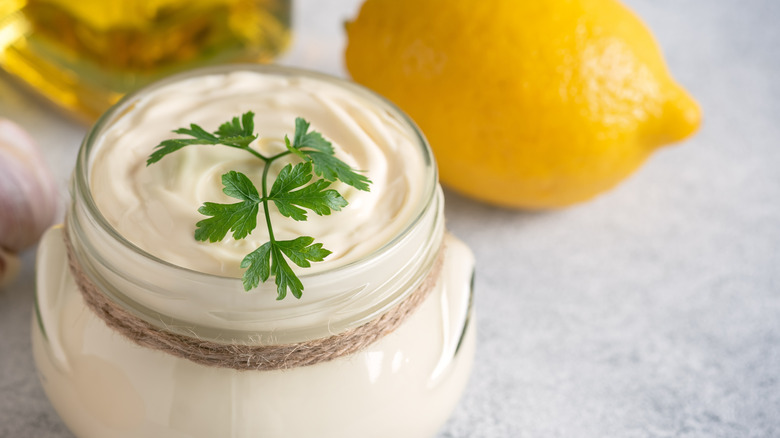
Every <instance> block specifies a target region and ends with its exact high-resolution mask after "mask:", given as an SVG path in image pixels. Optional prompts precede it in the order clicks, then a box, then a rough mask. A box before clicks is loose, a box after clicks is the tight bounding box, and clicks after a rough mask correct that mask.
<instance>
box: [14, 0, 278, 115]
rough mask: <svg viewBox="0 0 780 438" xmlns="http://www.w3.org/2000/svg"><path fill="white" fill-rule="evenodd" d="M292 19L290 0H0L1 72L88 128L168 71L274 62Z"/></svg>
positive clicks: (169, 72)
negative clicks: (85, 121) (73, 114)
mask: <svg viewBox="0 0 780 438" xmlns="http://www.w3.org/2000/svg"><path fill="white" fill-rule="evenodd" d="M290 16H291V0H110V1H105V0H78V1H71V0H3V1H2V2H0V68H2V69H4V70H5V71H7V72H9V73H11V74H13V75H15V76H16V77H18V78H20V79H21V80H23V81H24V82H26V83H27V84H28V85H30V86H31V87H32V88H34V89H35V90H37V91H39V92H41V93H42V94H43V95H45V96H46V97H48V98H49V99H51V100H52V101H54V102H55V103H57V104H59V105H61V106H63V107H64V108H66V109H68V110H70V111H74V112H76V113H77V114H80V115H82V116H84V117H85V118H86V119H88V120H90V121H93V120H95V119H96V118H97V117H98V116H99V115H100V114H101V113H103V112H104V111H105V110H106V109H108V107H109V106H111V105H112V104H114V103H116V102H117V100H119V98H120V97H121V96H122V95H124V94H125V93H127V92H129V91H132V90H134V89H136V88H139V87H141V86H143V85H145V84H148V83H149V82H151V81H154V80H156V79H159V78H161V77H163V76H165V75H168V74H171V73H173V72H176V71H183V70H187V69H192V68H194V67H198V66H204V65H211V64H217V63H225V62H268V61H270V60H272V59H273V58H275V57H276V55H278V54H279V53H280V52H281V51H282V50H284V49H285V48H286V47H287V45H288V43H289V41H290Z"/></svg>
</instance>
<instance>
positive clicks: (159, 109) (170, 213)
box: [90, 71, 425, 277]
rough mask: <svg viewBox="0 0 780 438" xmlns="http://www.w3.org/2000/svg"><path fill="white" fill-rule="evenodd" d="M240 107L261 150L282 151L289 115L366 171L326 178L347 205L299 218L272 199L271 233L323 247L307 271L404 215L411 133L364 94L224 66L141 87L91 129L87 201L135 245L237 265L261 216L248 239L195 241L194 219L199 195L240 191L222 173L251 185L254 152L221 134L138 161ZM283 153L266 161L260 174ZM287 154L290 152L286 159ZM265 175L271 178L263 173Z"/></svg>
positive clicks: (416, 160)
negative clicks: (345, 179) (101, 127)
mask: <svg viewBox="0 0 780 438" xmlns="http://www.w3.org/2000/svg"><path fill="white" fill-rule="evenodd" d="M246 111H253V112H254V113H255V132H256V133H259V135H260V138H259V139H258V140H257V141H256V142H255V143H253V145H252V147H253V148H255V149H256V150H258V151H260V152H261V153H262V154H264V155H266V156H268V155H273V154H275V153H277V152H280V151H284V150H285V147H284V136H285V135H287V136H289V137H290V138H292V137H293V134H294V131H295V118H296V117H303V118H305V119H306V120H308V121H309V122H310V123H311V128H310V129H311V130H316V131H318V132H320V133H321V134H322V135H323V136H324V137H325V138H326V139H328V140H329V141H331V142H332V144H333V146H334V148H335V149H336V151H337V152H336V156H337V157H339V158H340V159H341V160H343V161H345V162H346V163H348V164H349V165H351V166H352V167H353V168H354V169H359V170H362V171H365V172H364V174H365V175H366V176H367V177H368V178H369V179H371V180H372V182H373V183H372V184H371V191H370V192H362V191H359V190H356V189H354V188H352V187H350V186H347V185H345V184H342V183H336V184H334V185H332V186H331V187H332V188H335V189H337V190H338V191H339V192H340V193H341V194H342V196H344V198H346V199H347V201H348V202H349V205H348V206H347V207H345V208H344V209H342V211H338V212H333V213H332V214H331V215H330V216H317V215H316V214H315V213H313V212H309V213H308V217H309V219H308V220H307V221H305V222H298V221H294V220H292V219H289V218H285V217H283V216H281V215H280V214H279V213H278V212H277V211H276V207H274V206H273V205H271V216H272V217H271V221H272V224H273V227H274V233H275V237H276V238H277V239H281V240H283V239H292V238H295V237H297V236H302V235H308V236H312V237H314V238H315V240H316V241H317V242H321V243H323V245H324V247H325V248H327V249H329V250H330V251H332V252H333V253H332V254H331V255H330V256H328V257H327V258H326V260H325V261H324V262H319V263H314V264H312V267H311V268H307V270H306V272H307V273H308V272H316V271H321V270H325V269H330V268H333V267H336V266H341V265H344V264H348V263H350V262H352V261H355V260H357V259H359V258H361V257H364V256H366V255H368V254H370V253H371V252H373V251H375V250H376V249H378V248H379V247H381V246H382V245H384V244H385V243H387V242H388V241H390V240H391V239H392V237H393V236H395V235H397V234H398V233H399V232H400V231H402V230H403V229H404V228H405V227H406V226H408V225H409V223H410V221H411V220H413V217H412V216H413V215H414V213H415V211H416V209H418V208H419V203H420V202H421V199H422V196H423V194H422V190H423V188H424V187H423V186H424V184H423V181H422V179H423V177H424V175H425V172H424V163H423V162H422V154H420V152H419V150H418V149H419V146H418V145H417V144H416V143H415V139H414V138H412V135H414V134H413V133H411V132H410V131H409V130H408V129H405V128H403V127H402V126H401V125H400V124H399V122H398V121H397V120H396V119H395V118H393V117H392V116H390V115H389V114H388V113H386V112H384V111H382V110H381V109H380V108H379V107H377V106H376V105H374V104H367V103H366V102H365V100H364V99H363V98H361V97H360V96H357V95H355V94H354V93H351V92H348V91H346V90H345V89H343V88H340V87H337V86H335V85H333V84H330V83H328V82H325V81H321V80H317V79H312V78H302V77H283V76H270V75H265V74H261V73H256V72H247V71H243V72H241V71H240V72H234V73H230V74H225V75H211V76H201V77H196V78H191V79H186V80H182V81H180V82H176V83H174V84H170V85H167V86H164V87H162V88H160V89H157V90H154V91H153V92H151V93H150V94H148V95H145V96H144V97H143V98H141V99H140V100H139V101H138V102H136V103H135V105H134V106H133V107H132V108H131V109H130V110H129V111H128V112H127V113H126V114H124V115H122V116H121V118H119V119H118V120H116V121H115V122H114V123H113V124H111V126H110V127H108V128H107V130H106V131H105V132H104V133H103V134H102V135H101V137H100V138H99V140H98V141H97V143H96V145H95V147H96V148H97V152H96V153H95V154H93V156H94V159H93V161H92V163H91V170H90V183H91V191H92V195H93V197H94V199H95V202H96V204H97V206H98V208H99V210H100V211H101V213H102V214H103V215H104V216H105V217H106V219H107V220H108V222H109V223H110V224H111V225H112V226H113V227H114V228H115V229H116V230H117V231H118V232H119V234H121V235H122V236H124V237H125V238H126V239H128V240H129V241H130V242H132V243H133V244H135V245H136V246H138V247H140V248H141V249H143V250H144V251H146V252H148V253H150V254H152V255H154V256H156V257H158V258H161V259H163V260H166V261H168V262H170V263H173V264H176V265H179V266H182V267H185V268H189V269H193V270H196V271H200V272H205V273H210V274H215V275H222V276H230V277H240V276H241V274H242V271H243V270H242V269H241V268H240V266H239V265H240V261H241V259H242V258H243V257H244V256H245V255H246V254H247V253H249V252H251V251H252V250H254V249H255V248H257V247H258V246H260V245H262V244H263V243H265V242H266V241H267V240H268V233H267V230H266V227H265V222H264V218H263V216H262V209H261V214H260V215H258V227H257V228H256V229H255V230H254V231H253V232H252V234H251V235H249V236H248V237H247V238H246V239H242V240H238V241H236V240H234V239H233V238H232V237H231V236H230V235H228V237H227V238H226V239H225V240H223V241H222V242H217V243H208V242H198V241H196V240H195V239H194V237H193V233H194V230H195V224H196V223H197V222H198V221H200V220H202V219H204V218H206V216H204V215H202V214H200V213H198V211H197V210H198V208H199V207H200V206H201V205H202V204H203V203H204V202H219V203H233V202H238V201H237V200H236V199H233V198H230V197H228V196H227V195H225V194H224V193H223V192H222V188H223V185H222V183H221V176H222V174H224V173H226V172H228V171H230V170H236V171H240V172H243V173H245V174H246V175H247V176H249V178H250V179H252V180H253V182H254V184H255V186H256V187H257V188H258V190H259V189H260V186H261V175H262V166H263V162H262V161H261V160H259V159H257V158H256V157H254V156H252V155H251V154H249V153H248V152H246V151H242V150H238V149H234V148H229V147H226V146H202V145H198V146H188V147H185V148H184V149H182V150H180V151H177V152H175V153H173V154H171V155H169V156H166V157H165V158H163V159H162V160H161V161H160V162H158V163H156V164H153V165H151V166H148V167H147V166H146V159H147V157H148V156H149V154H151V153H152V151H153V148H154V146H156V145H157V144H159V143H160V142H161V141H163V140H165V139H168V138H176V137H179V135H177V134H173V133H171V131H172V130H174V129H176V128H180V127H187V126H189V124H190V123H195V124H198V125H200V126H201V127H203V128H204V129H206V130H207V131H209V132H212V131H215V130H216V129H217V128H218V126H219V125H220V124H221V123H223V122H225V121H227V120H229V119H230V118H232V117H234V116H240V115H241V114H243V113H244V112H246ZM287 162H289V161H286V159H285V160H279V161H278V162H276V163H274V166H272V169H271V178H270V180H269V184H270V183H271V182H272V181H273V178H275V175H276V173H277V172H278V171H279V169H280V168H281V167H282V166H283V165H284V164H286V163H287ZM293 162H294V160H293ZM269 187H270V185H269Z"/></svg>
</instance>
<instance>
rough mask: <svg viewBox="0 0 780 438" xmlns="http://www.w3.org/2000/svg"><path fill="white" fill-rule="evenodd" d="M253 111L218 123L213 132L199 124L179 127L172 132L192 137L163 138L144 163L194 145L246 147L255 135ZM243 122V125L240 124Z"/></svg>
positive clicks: (151, 162)
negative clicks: (218, 125) (220, 123)
mask: <svg viewBox="0 0 780 438" xmlns="http://www.w3.org/2000/svg"><path fill="white" fill-rule="evenodd" d="M254 117H255V115H254V113H253V112H252V111H248V112H246V113H244V114H243V115H242V116H241V120H240V121H239V119H238V117H233V120H232V121H230V122H225V123H223V124H222V125H220V127H219V129H217V130H216V131H215V132H214V133H213V134H212V133H209V132H207V131H206V130H205V129H203V128H201V127H200V126H198V125H196V124H194V123H192V124H190V127H189V129H188V128H179V129H177V130H175V131H173V132H175V133H176V134H182V135H189V136H190V137H193V138H173V139H169V140H164V141H162V142H160V144H158V145H157V146H155V149H156V150H155V151H154V152H153V153H152V154H151V155H149V158H148V159H147V160H146V165H147V166H148V165H150V164H153V163H156V162H158V161H160V160H161V159H163V157H165V156H166V155H168V154H171V153H173V152H176V151H178V150H179V149H181V148H183V147H185V146H189V145H194V144H203V145H218V144H221V145H225V146H231V147H235V148H240V149H248V148H249V144H250V143H252V142H253V141H255V139H256V138H257V135H256V134H254V133H253V131H254V129H255V127H254V126H255V124H254ZM242 124H243V125H242Z"/></svg>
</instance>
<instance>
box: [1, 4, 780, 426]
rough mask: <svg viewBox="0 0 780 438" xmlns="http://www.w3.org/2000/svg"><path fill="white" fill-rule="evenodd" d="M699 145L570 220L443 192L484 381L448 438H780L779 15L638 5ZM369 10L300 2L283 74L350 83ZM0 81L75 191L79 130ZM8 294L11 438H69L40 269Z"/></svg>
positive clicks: (6, 406)
mask: <svg viewBox="0 0 780 438" xmlns="http://www.w3.org/2000/svg"><path fill="white" fill-rule="evenodd" d="M626 2H627V4H628V5H629V6H631V7H632V8H633V9H634V10H635V11H636V12H637V13H639V14H640V15H641V16H642V18H643V19H644V20H645V21H646V23H648V24H649V26H650V27H651V28H652V29H653V31H654V33H655V35H656V37H657V39H658V40H659V42H660V44H661V46H662V47H663V50H664V53H665V55H666V58H667V60H668V63H669V65H670V68H671V70H672V72H673V75H674V76H675V77H676V78H677V79H678V80H679V81H680V82H681V83H682V84H683V85H684V86H685V87H686V88H687V89H688V90H690V92H691V93H692V94H693V95H694V96H695V97H696V98H697V99H698V101H699V102H700V103H701V105H702V107H703V111H704V125H703V127H702V129H701V131H700V132H699V133H698V134H697V135H696V137H694V138H693V139H691V140H690V141H687V142H685V143H684V144H682V145H680V146H678V147H673V148H667V149H663V150H661V151H659V152H658V153H657V154H655V155H654V156H653V157H652V158H651V159H650V160H649V161H648V163H647V164H646V165H645V166H644V167H643V168H642V169H641V170H640V171H639V172H638V173H637V174H636V175H634V176H633V177H632V178H630V179H629V180H628V181H627V182H625V183H624V184H623V185H621V186H620V187H618V188H617V189H616V190H614V191H612V192H610V193H608V194H605V195H603V196H601V197H599V198H597V199H595V200H594V201H592V202H590V203H587V204H583V205H581V206H577V207H574V208H571V209H568V210H565V211H560V212H548V213H525V212H513V211H506V210H501V209H497V208H492V207H488V206H484V205H481V204H478V203H476V202H473V201H470V200H467V199H465V198H462V197H460V196H458V195H456V194H454V193H451V192H448V193H447V212H446V214H447V218H448V225H449V227H450V228H451V230H452V231H453V232H454V233H455V234H456V235H458V236H459V237H461V238H462V239H463V240H465V241H466V242H467V243H468V244H469V245H471V247H472V248H473V250H474V252H475V253H476V255H477V259H478V267H477V282H476V287H477V300H476V304H477V309H478V312H479V313H478V317H479V319H478V323H479V346H478V352H477V361H476V365H475V369H474V374H473V376H472V379H471V381H470V383H469V386H468V388H467V390H466V393H465V395H464V397H463V399H462V401H461V402H460V404H459V406H458V408H457V410H456V412H455V414H454V415H453V417H452V418H451V419H450V421H449V422H448V423H447V424H446V425H445V427H444V428H443V429H442V431H441V434H440V435H439V438H464V437H468V438H516V437H546V438H548V437H594V438H597V437H598V438H601V437H627V438H645V437H685V438H688V437H702V438H703V437H723V438H730V437H766V438H770V437H777V436H780V171H778V168H779V167H780V147H778V144H780V123H779V122H778V120H780V119H778V117H779V116H778V114H780V80H779V79H778V76H779V75H780V27H778V26H777V22H778V19H780V3H778V2H775V1H773V0H753V1H750V2H740V1H737V0H731V1H725V0H723V1H705V0H674V1H672V0H663V1H652V0H630V1H629V0H626ZM358 4H359V1H358V0H350V1H335V0H330V1H318V2H314V1H309V0H299V1H298V5H297V6H298V7H297V10H298V16H297V17H296V18H297V24H296V26H297V32H298V37H297V40H296V42H295V46H294V47H293V49H292V50H291V52H290V53H289V54H288V55H286V56H285V57H284V58H283V59H282V62H283V63H285V64H290V65H298V66H302V67H307V68H311V69H317V70H322V71H326V72H329V73H333V74H344V70H343V67H342V55H341V50H342V49H341V47H342V46H343V43H344V39H343V36H342V35H341V22H342V21H343V20H344V19H345V18H347V17H350V16H352V15H353V13H354V11H355V10H356V7H357V5H358ZM16 87H17V85H15V84H14V83H13V82H9V81H8V80H7V79H5V78H2V77H0V116H3V117H10V118H12V119H14V120H16V121H18V122H19V123H21V124H23V125H24V126H26V127H27V128H28V129H31V130H33V134H34V135H35V136H36V138H38V140H39V141H40V142H41V143H43V144H44V146H45V147H46V148H47V149H48V150H49V151H50V156H49V159H50V162H51V163H52V165H53V166H54V167H55V170H56V172H57V175H58V178H59V179H60V180H61V181H63V183H64V181H65V180H66V179H67V175H68V173H69V172H70V169H71V168H72V163H73V161H74V160H75V151H76V148H77V147H78V143H79V142H80V137H81V135H83V132H84V128H83V127H81V126H78V125H76V124H74V123H73V122H72V121H70V120H68V119H67V118H66V117H64V116H62V115H61V114H59V113H57V112H56V111H52V110H51V108H49V107H48V106H46V105H45V104H44V103H43V102H41V101H40V100H38V99H36V98H34V97H32V96H29V95H27V94H26V93H24V92H20V91H17V90H16ZM33 258H34V254H32V252H29V253H27V254H25V255H24V262H25V264H24V271H23V273H22V276H21V277H20V279H19V280H18V281H17V282H16V283H15V284H14V285H13V286H12V287H10V288H8V289H7V290H3V291H0V333H2V336H0V395H1V396H0V437H9V438H10V437H13V438H16V437H36V438H48V437H51V438H64V437H71V435H70V434H69V433H68V432H67V430H66V429H65V427H64V426H63V425H62V423H61V422H60V420H59V419H58V418H57V415H56V414H55V413H54V411H53V410H52V408H51V407H50V405H49V403H48V401H47V400H46V398H45V396H44V394H43V392H42V390H41V388H40V385H39V384H38V382H37V378H36V375H35V371H34V369H33V365H32V355H31V352H30V345H29V325H30V323H29V320H30V308H31V304H32V290H33V280H32V278H33V277H32V262H33Z"/></svg>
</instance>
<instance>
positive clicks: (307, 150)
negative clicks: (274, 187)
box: [284, 117, 371, 192]
mask: <svg viewBox="0 0 780 438" xmlns="http://www.w3.org/2000/svg"><path fill="white" fill-rule="evenodd" d="M308 131H309V122H307V121H306V120H304V119H302V118H300V117H298V118H297V119H295V135H294V136H293V142H292V144H291V143H290V140H289V139H288V138H287V137H285V139H284V140H285V143H286V145H287V150H289V151H290V152H292V153H293V154H295V155H297V156H299V157H300V158H302V159H303V160H305V161H308V162H310V163H312V165H313V166H314V173H315V174H316V175H317V176H320V177H322V178H324V179H326V180H328V181H337V180H338V181H341V182H343V183H344V184H347V185H350V186H352V187H354V188H356V189H358V190H363V191H366V192H367V191H369V188H368V185H369V184H370V183H371V180H369V179H368V178H367V177H366V176H365V175H361V174H359V173H357V172H355V171H354V170H353V169H352V168H351V167H350V166H349V165H348V164H347V163H345V162H343V161H341V160H339V159H338V158H336V156H335V151H334V150H333V145H331V143H330V142H329V141H327V140H325V139H324V138H323V137H322V135H320V133H319V132H316V131H312V132H308Z"/></svg>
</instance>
